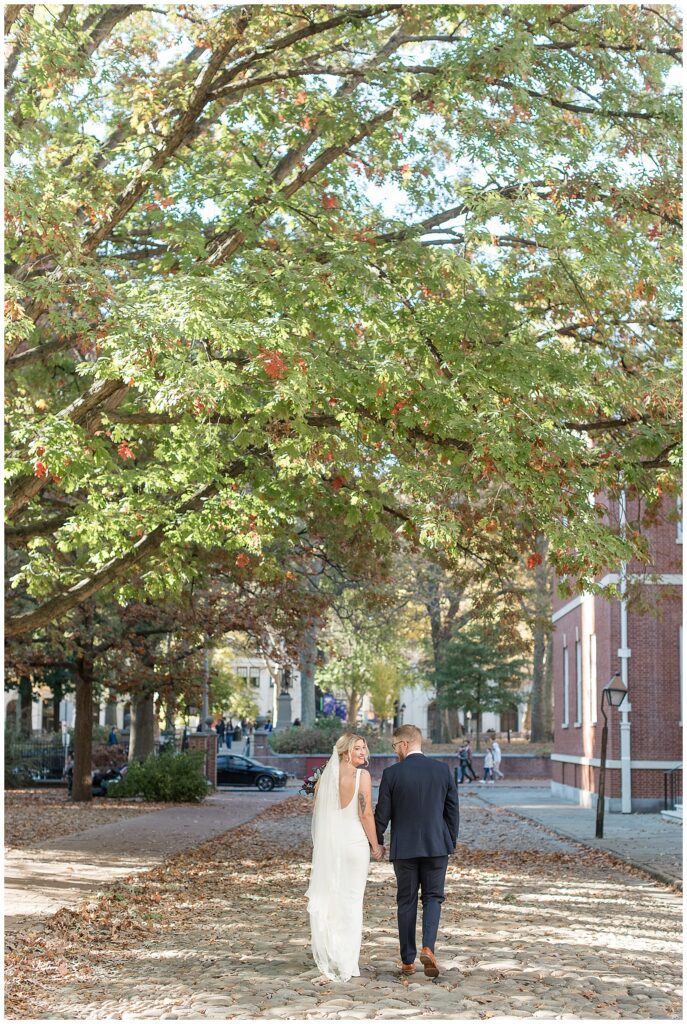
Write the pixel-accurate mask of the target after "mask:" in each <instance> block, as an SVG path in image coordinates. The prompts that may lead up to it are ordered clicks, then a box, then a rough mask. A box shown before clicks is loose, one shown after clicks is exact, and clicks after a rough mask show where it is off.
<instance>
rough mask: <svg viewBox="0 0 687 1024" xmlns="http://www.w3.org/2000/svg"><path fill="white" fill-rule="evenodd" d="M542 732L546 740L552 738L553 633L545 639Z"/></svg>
mask: <svg viewBox="0 0 687 1024" xmlns="http://www.w3.org/2000/svg"><path fill="white" fill-rule="evenodd" d="M544 733H545V735H546V737H547V739H548V741H551V740H553V633H552V632H551V633H549V635H548V637H547V639H546V659H545V661H544Z"/></svg>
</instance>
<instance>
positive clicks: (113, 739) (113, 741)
mask: <svg viewBox="0 0 687 1024" xmlns="http://www.w3.org/2000/svg"><path fill="white" fill-rule="evenodd" d="M107 742H108V744H109V746H111V747H116V746H117V733H116V731H115V727H114V725H113V726H112V728H111V729H110V735H109V736H108V737H107Z"/></svg>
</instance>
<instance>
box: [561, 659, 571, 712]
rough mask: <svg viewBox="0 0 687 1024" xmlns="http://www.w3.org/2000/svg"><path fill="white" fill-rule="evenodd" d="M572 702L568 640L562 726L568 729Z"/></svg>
mask: <svg viewBox="0 0 687 1024" xmlns="http://www.w3.org/2000/svg"><path fill="white" fill-rule="evenodd" d="M569 702H570V665H569V662H568V642H567V640H564V641H563V721H562V722H561V728H563V729H567V728H568V726H569V725H570V719H569V717H568V704H569Z"/></svg>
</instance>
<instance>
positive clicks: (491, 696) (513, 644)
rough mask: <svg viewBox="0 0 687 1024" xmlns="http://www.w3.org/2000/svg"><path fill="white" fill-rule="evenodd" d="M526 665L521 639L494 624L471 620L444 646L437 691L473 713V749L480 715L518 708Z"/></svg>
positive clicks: (479, 734) (476, 738) (442, 697)
mask: <svg viewBox="0 0 687 1024" xmlns="http://www.w3.org/2000/svg"><path fill="white" fill-rule="evenodd" d="M526 666H527V662H526V660H525V658H524V657H523V644H522V641H518V640H515V639H513V638H512V637H509V636H508V635H507V634H504V633H502V632H501V631H500V630H499V628H498V626H496V625H487V624H484V623H473V624H472V625H471V626H469V627H467V628H466V629H465V630H463V631H462V632H460V633H459V634H457V635H456V636H454V637H453V638H452V639H451V640H450V641H449V642H448V643H447V645H446V646H445V648H444V649H443V651H442V655H441V658H440V661H439V663H438V665H437V668H436V677H437V692H438V693H439V694H440V695H441V698H440V699H441V701H442V702H445V703H447V704H449V705H450V706H452V707H458V708H462V709H463V710H464V711H466V712H467V711H470V712H471V713H472V717H473V720H474V721H475V728H476V733H475V741H476V749H478V750H479V741H480V736H481V733H482V715H483V714H484V713H485V712H486V711H495V712H497V713H503V712H505V711H510V710H513V709H516V708H517V705H518V703H519V701H520V700H521V699H522V685H523V682H524V672H525V668H526Z"/></svg>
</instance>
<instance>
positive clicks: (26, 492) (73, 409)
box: [6, 380, 128, 519]
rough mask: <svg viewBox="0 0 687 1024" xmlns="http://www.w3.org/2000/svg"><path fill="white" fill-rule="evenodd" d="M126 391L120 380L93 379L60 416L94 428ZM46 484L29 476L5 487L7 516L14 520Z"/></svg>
mask: <svg viewBox="0 0 687 1024" xmlns="http://www.w3.org/2000/svg"><path fill="white" fill-rule="evenodd" d="M127 391H128V388H127V385H126V384H125V383H124V382H123V381H121V380H104V381H96V383H95V384H93V385H92V386H91V387H90V388H89V389H88V391H86V392H85V393H84V394H83V395H81V396H80V397H79V398H77V399H76V401H75V402H72V404H71V405H69V406H67V407H66V409H63V410H62V412H61V413H60V416H61V417H62V418H64V419H65V420H67V419H69V420H71V421H72V423H78V424H80V425H81V426H83V427H84V429H85V430H91V429H94V428H95V425H96V423H99V421H100V417H101V416H102V414H103V413H104V412H107V411H108V410H109V409H114V408H116V406H117V405H119V403H120V402H122V401H123V400H124V398H125V396H126V394H127ZM49 483H50V480H49V478H48V477H47V476H46V477H36V476H28V477H22V478H21V479H20V480H18V481H17V482H16V483H15V484H13V485H12V486H11V487H10V488H8V492H7V509H6V515H7V517H8V518H9V519H14V518H15V517H16V516H17V515H18V514H19V513H20V512H21V510H22V509H23V508H25V507H26V506H27V505H28V503H29V502H30V501H31V500H32V498H35V497H36V495H37V494H40V492H41V491H42V490H43V488H44V487H46V486H47V485H48V484H49Z"/></svg>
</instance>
